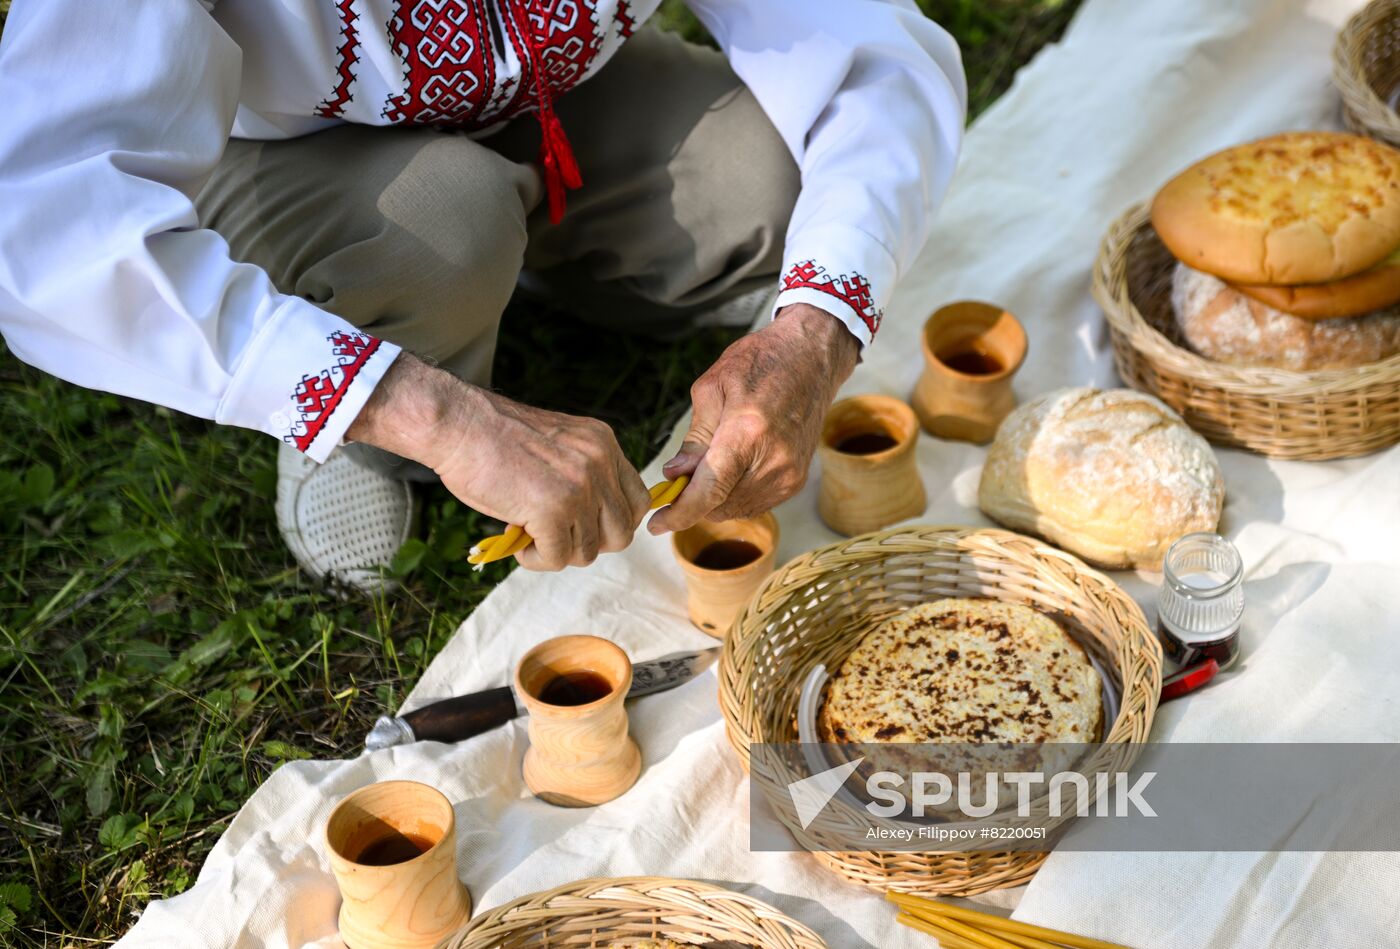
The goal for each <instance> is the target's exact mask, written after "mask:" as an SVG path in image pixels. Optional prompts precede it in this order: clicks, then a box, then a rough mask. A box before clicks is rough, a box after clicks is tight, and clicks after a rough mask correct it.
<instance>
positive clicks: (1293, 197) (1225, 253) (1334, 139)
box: [1152, 132, 1400, 284]
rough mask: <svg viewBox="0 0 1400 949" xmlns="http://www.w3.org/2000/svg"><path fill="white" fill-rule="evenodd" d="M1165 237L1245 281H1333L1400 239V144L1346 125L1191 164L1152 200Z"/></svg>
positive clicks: (1180, 252) (1195, 258)
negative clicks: (1350, 131) (1343, 130)
mask: <svg viewBox="0 0 1400 949" xmlns="http://www.w3.org/2000/svg"><path fill="white" fill-rule="evenodd" d="M1152 226H1153V227H1154V228H1156V230H1157V233H1158V235H1159V236H1160V237H1161V238H1162V243H1164V244H1166V245H1167V248H1168V249H1169V250H1170V251H1171V252H1172V253H1173V254H1175V255H1176V257H1177V259H1178V260H1181V261H1183V262H1185V263H1187V264H1189V265H1190V266H1192V267H1194V268H1196V269H1198V270H1203V271H1205V272H1207V273H1213V274H1216V275H1217V276H1220V277H1223V278H1224V279H1226V280H1230V281H1233V282H1236V283H1246V284H1300V283H1325V282H1328V281H1332V280H1339V279H1341V278H1343V277H1349V276H1351V275H1353V274H1357V273H1360V272H1361V271H1363V270H1366V269H1368V268H1370V267H1373V266H1375V265H1376V264H1377V263H1379V262H1380V261H1381V260H1383V259H1385V257H1387V256H1388V255H1389V254H1390V253H1391V252H1392V251H1394V250H1395V249H1396V248H1397V247H1400V152H1397V151H1396V150H1395V149H1393V148H1390V147H1389V146H1387V145H1384V144H1382V143H1380V142H1376V141H1373V140H1371V139H1368V138H1362V137H1361V136H1358V135H1347V134H1344V133H1341V132H1287V133H1284V134H1282V135H1275V136H1271V137H1269V138H1264V139H1260V140H1259V141H1257V142H1250V143H1248V144H1245V145H1238V146H1236V147H1234V148H1228V149H1226V150H1224V151H1222V152H1218V153H1216V154H1214V155H1211V156H1210V157H1208V158H1205V159H1203V160H1201V161H1199V162H1197V163H1196V164H1194V165H1192V166H1191V167H1190V168H1187V169H1186V170H1185V171H1183V172H1181V174H1179V175H1177V176H1176V177H1175V178H1173V179H1172V180H1171V181H1169V182H1167V183H1166V185H1164V186H1163V187H1162V190H1161V191H1159V192H1158V193H1157V196H1156V198H1154V199H1153V202H1152Z"/></svg>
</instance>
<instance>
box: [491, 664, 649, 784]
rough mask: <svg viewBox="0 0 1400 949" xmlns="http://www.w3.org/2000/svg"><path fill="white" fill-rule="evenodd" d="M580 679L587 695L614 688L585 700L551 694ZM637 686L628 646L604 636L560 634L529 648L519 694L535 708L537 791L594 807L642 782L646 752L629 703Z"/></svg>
mask: <svg viewBox="0 0 1400 949" xmlns="http://www.w3.org/2000/svg"><path fill="white" fill-rule="evenodd" d="M575 681H576V682H579V683H582V685H581V686H580V689H582V688H590V689H594V691H592V692H587V693H582V695H583V697H585V698H591V696H592V695H593V694H596V693H597V692H601V691H602V689H603V688H606V689H607V691H606V693H604V694H602V695H600V696H599V697H598V698H593V699H592V700H591V701H585V702H582V703H581V704H556V702H557V701H558V700H555V701H548V699H552V698H553V696H554V695H555V694H556V693H557V694H561V695H562V694H565V693H567V692H569V691H570V689H569V688H568V686H569V683H570V682H575ZM561 684H562V685H563V686H565V688H563V689H561V688H560V686H561ZM595 686H596V688H594V687H595ZM631 687H632V663H631V661H630V660H629V659H628V658H627V653H625V652H623V651H622V649H621V648H620V647H619V646H618V645H617V644H616V643H612V642H609V641H608V640H606V639H601V638H599V637H597V636H560V637H558V638H556V639H550V640H546V641H545V642H542V643H540V644H539V645H538V646H536V647H535V648H533V649H531V650H530V651H529V652H527V653H526V654H525V656H524V657H523V658H522V659H521V660H520V663H519V665H517V666H516V668H515V694H516V695H518V696H519V697H520V701H522V702H523V703H525V708H526V710H527V711H528V712H529V713H530V724H529V728H530V747H529V749H528V750H527V751H526V752H525V783H526V785H528V786H529V788H530V790H531V791H532V792H533V793H534V794H535V796H536V797H538V798H539V799H540V800H542V801H545V802H546V803H549V804H557V805H560V806H562V807H591V806H593V805H595V804H602V803H604V802H605V801H611V800H612V799H613V798H615V797H618V796H619V795H621V794H622V793H623V792H625V791H626V790H627V789H628V788H630V787H631V786H632V785H633V784H635V783H636V781H637V776H638V775H639V774H640V773H641V770H642V754H641V751H640V749H638V747H637V743H636V742H635V741H633V740H632V737H631V736H630V735H629V734H628V727H627V709H626V707H625V706H624V705H623V703H624V702H625V701H626V700H627V690H628V689H630V688H631Z"/></svg>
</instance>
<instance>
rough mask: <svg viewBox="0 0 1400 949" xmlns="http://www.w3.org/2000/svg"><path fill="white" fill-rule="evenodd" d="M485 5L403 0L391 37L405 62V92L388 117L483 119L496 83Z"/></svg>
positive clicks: (472, 0)
mask: <svg viewBox="0 0 1400 949" xmlns="http://www.w3.org/2000/svg"><path fill="white" fill-rule="evenodd" d="M484 6H485V4H483V3H481V2H478V0H399V3H398V5H397V8H396V12H395V15H394V18H393V19H391V20H390V21H389V33H390V35H391V37H392V41H393V44H394V48H395V50H396V51H397V52H398V55H399V58H400V59H402V60H403V63H404V91H403V94H402V95H400V96H397V97H395V98H393V99H390V100H389V102H388V103H387V104H386V105H385V106H384V112H383V115H384V117H385V118H387V119H388V120H389V121H391V122H410V123H415V124H419V125H455V124H466V123H470V122H472V121H473V120H474V119H475V118H477V117H478V116H479V114H480V113H481V110H482V106H483V105H484V100H485V99H486V96H487V95H488V94H489V93H490V91H491V89H492V87H493V86H495V79H496V76H495V72H496V61H495V56H494V55H493V54H492V52H491V50H490V48H489V43H490V40H489V37H490V27H489V26H488V25H487V23H486V12H485V9H484Z"/></svg>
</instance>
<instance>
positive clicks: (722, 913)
mask: <svg viewBox="0 0 1400 949" xmlns="http://www.w3.org/2000/svg"><path fill="white" fill-rule="evenodd" d="M649 939H669V940H671V941H672V942H678V943H680V944H681V945H685V946H691V945H695V946H707V945H709V944H711V943H717V942H718V943H724V944H725V945H734V946H745V947H748V946H752V947H754V949H827V945H826V943H825V942H823V941H822V939H821V937H820V936H818V935H817V934H816V933H814V932H812V931H811V930H810V929H808V928H807V927H806V926H803V925H802V924H801V923H799V922H797V921H796V920H794V919H790V918H789V917H787V916H785V915H783V914H782V913H780V912H778V911H777V910H776V909H774V908H773V907H771V906H769V905H768V904H767V903H764V902H762V901H761V900H756V899H754V898H753V897H751V896H744V895H743V894H742V893H735V892H733V891H732V890H726V889H723V888H721V887H717V886H711V885H709V884H708V883H696V882H694V881H691V880H670V879H666V878H664V877H618V878H615V879H602V878H599V879H592V880H578V881H576V882H574V883H569V884H566V885H565V886H561V887H558V888H556V889H553V890H545V891H544V892H541V893H535V894H532V895H530V896H524V897H521V898H520V899H518V900H515V901H514V902H511V903H507V904H505V905H504V906H499V907H497V908H496V909H493V910H490V911H489V912H485V913H482V914H481V915H480V916H477V917H476V918H475V919H473V920H472V921H471V922H470V923H468V924H467V926H466V928H465V929H463V930H462V931H461V933H459V934H458V935H457V937H456V938H455V939H454V940H452V941H451V942H449V943H447V945H448V946H451V947H452V949H526V947H529V949H564V947H566V946H572V947H578V949H606V947H608V946H611V945H612V944H613V943H614V942H621V943H623V944H624V945H626V944H629V943H633V942H640V941H645V940H649Z"/></svg>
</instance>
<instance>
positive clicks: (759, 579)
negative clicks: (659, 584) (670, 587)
mask: <svg viewBox="0 0 1400 949" xmlns="http://www.w3.org/2000/svg"><path fill="white" fill-rule="evenodd" d="M671 549H672V550H673V551H674V552H675V554H676V560H678V561H680V565H681V569H682V570H683V571H685V588H686V606H687V609H688V610H689V613H690V621H691V622H692V623H694V624H695V625H696V626H699V627H700V628H701V629H702V630H704V631H705V632H707V633H709V634H710V635H711V636H714V637H716V638H718V639H723V638H724V635H725V633H727V632H728V631H729V627H730V626H732V625H733V624H734V620H735V618H736V617H737V616H738V615H739V613H740V612H741V611H742V610H743V608H744V605H745V604H746V603H748V602H749V598H750V597H752V596H753V593H754V591H755V590H757V589H758V588H759V585H760V584H762V583H763V581H764V580H765V579H766V578H767V576H768V575H769V574H770V573H772V572H773V564H774V563H775V561H776V560H777V556H778V519H777V518H776V517H774V516H773V515H772V514H763V515H760V516H759V517H751V518H742V519H738V520H732V521H701V522H700V523H698V524H696V525H695V526H693V527H687V528H686V529H685V530H683V531H677V532H676V533H675V534H673V535H671Z"/></svg>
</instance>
